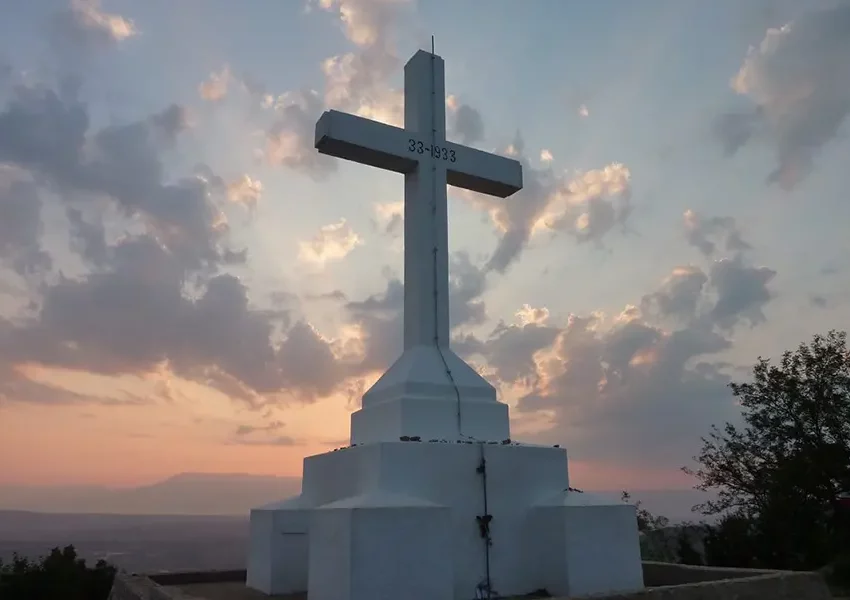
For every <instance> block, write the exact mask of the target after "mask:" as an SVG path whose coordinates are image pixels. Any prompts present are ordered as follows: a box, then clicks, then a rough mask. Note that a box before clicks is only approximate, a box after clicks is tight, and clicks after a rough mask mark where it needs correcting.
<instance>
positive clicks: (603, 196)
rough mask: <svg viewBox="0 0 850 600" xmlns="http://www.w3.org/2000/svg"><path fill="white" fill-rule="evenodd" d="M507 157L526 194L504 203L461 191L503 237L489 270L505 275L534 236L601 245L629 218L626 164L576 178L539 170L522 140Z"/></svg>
mask: <svg viewBox="0 0 850 600" xmlns="http://www.w3.org/2000/svg"><path fill="white" fill-rule="evenodd" d="M504 153H505V154H507V155H508V156H512V157H513V158H516V159H517V160H518V161H520V163H521V164H522V171H523V189H521V190H520V191H519V192H517V193H516V194H514V195H513V196H511V197H509V198H505V199H502V198H493V197H491V196H484V195H481V194H475V193H473V192H466V191H460V192H459V194H460V195H461V196H462V197H464V198H466V199H467V200H469V201H470V202H472V203H473V204H474V205H476V206H478V207H480V208H483V209H484V210H486V211H487V212H488V213H489V214H490V218H491V220H492V221H493V224H494V225H495V226H496V228H497V230H499V231H500V232H501V234H502V236H501V239H500V240H499V242H498V244H497V246H496V249H495V251H494V252H493V254H492V256H491V257H490V260H489V262H488V264H487V269H488V270H495V271H497V272H499V273H504V272H505V271H506V270H507V269H508V267H509V266H510V265H511V264H513V263H514V262H515V261H516V260H517V259H518V258H519V256H520V255H521V253H522V251H523V250H524V249H525V246H526V245H527V244H528V242H529V240H530V239H531V237H532V235H533V234H534V233H536V232H542V231H549V232H552V233H566V234H568V235H571V236H573V237H574V238H575V239H576V240H577V241H578V242H591V241H592V242H596V243H599V242H601V240H602V239H603V238H604V237H605V236H606V235H608V233H609V232H611V231H612V230H613V229H614V228H615V227H616V226H617V225H620V226H623V225H624V224H625V222H626V220H627V219H628V217H629V215H630V214H631V210H632V209H631V172H630V171H629V169H628V168H627V167H626V166H625V165H623V164H620V163H611V164H609V165H606V166H604V167H602V168H601V169H591V170H589V171H584V172H581V173H577V174H575V175H572V176H570V175H567V174H558V173H555V171H554V170H552V168H551V167H545V168H543V169H535V168H534V167H532V166H531V164H530V161H529V158H528V157H527V156H526V155H525V153H524V144H523V141H522V138H521V137H520V136H519V135H517V137H516V139H515V141H514V143H513V144H511V145H510V146H509V147H508V148H507V150H505V152H504Z"/></svg>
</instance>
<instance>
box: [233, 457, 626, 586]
mask: <svg viewBox="0 0 850 600" xmlns="http://www.w3.org/2000/svg"><path fill="white" fill-rule="evenodd" d="M482 459H483V460H484V461H485V462H484V467H483V468H482ZM485 473H486V481H485V478H484V474H485ZM485 494H486V496H485ZM485 498H486V504H485ZM485 506H486V511H485ZM487 515H489V517H490V518H489V519H487V520H486V527H482V519H483V517H485V516H487ZM485 536H486V537H485ZM488 537H489V539H490V542H491V543H490V544H489V545H488V544H487V538H488ZM488 567H489V568H488ZM488 572H489V574H490V589H491V590H492V591H494V592H496V593H498V594H500V595H502V596H513V595H524V594H528V593H529V592H532V591H534V590H538V589H540V588H546V589H547V590H548V591H549V592H550V593H551V594H553V595H555V596H580V595H587V594H601V593H614V592H623V591H631V590H636V589H640V588H642V587H643V576H642V571H641V559H640V544H639V537H638V528H637V520H636V517H635V507H634V506H629V505H626V504H623V503H622V502H619V501H617V500H609V499H605V498H600V497H597V496H594V495H593V494H586V493H579V492H574V491H571V490H570V489H569V475H568V471H567V453H566V451H565V450H564V449H562V448H550V447H541V446H525V445H520V446H518V445H512V444H457V443H454V444H442V443H428V442H386V443H378V444H367V445H363V446H356V447H353V448H346V449H343V450H339V451H336V452H328V453H326V454H320V455H317V456H311V457H308V458H305V459H304V480H303V489H302V493H301V495H300V496H296V497H295V498H292V499H290V500H287V501H284V502H279V503H275V504H272V505H268V506H264V507H260V508H257V509H254V510H252V511H251V540H250V550H249V557H248V579H247V585H248V587H250V588H253V589H256V590H260V591H262V592H263V593H265V594H291V593H296V592H304V591H307V592H308V595H309V597H310V599H311V600H375V599H378V598H403V599H404V600H469V599H470V598H474V597H476V591H477V590H478V589H479V587H480V586H481V585H482V584H486V582H487V574H488Z"/></svg>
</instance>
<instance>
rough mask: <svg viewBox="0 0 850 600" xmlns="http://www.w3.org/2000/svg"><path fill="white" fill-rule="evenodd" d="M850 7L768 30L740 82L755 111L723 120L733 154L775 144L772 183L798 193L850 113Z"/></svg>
mask: <svg viewBox="0 0 850 600" xmlns="http://www.w3.org/2000/svg"><path fill="white" fill-rule="evenodd" d="M848 55H850V4H847V3H846V2H840V3H837V4H835V5H834V6H831V7H828V8H818V9H813V10H810V11H809V12H807V13H805V14H803V15H802V16H801V17H799V18H798V19H797V20H795V21H793V22H791V23H788V24H786V25H784V26H782V27H780V28H771V29H768V30H767V33H766V34H765V37H764V39H763V40H762V41H761V43H760V44H759V45H758V46H754V47H751V48H750V50H749V52H748V53H747V56H746V57H745V59H744V62H743V64H742V65H741V68H740V69H739V71H738V72H737V74H736V75H735V76H734V77H733V78H732V81H731V86H732V89H733V90H734V91H735V92H736V93H738V94H740V95H742V96H746V97H747V98H749V99H750V100H751V102H752V104H753V105H754V107H753V109H752V110H750V111H748V112H740V111H739V112H735V113H729V114H727V115H723V116H721V117H720V119H719V120H718V122H717V133H718V135H719V136H720V139H721V141H722V143H723V144H724V147H725V149H726V150H727V152H728V153H733V152H734V151H735V150H737V149H738V148H740V147H741V146H743V145H744V144H746V143H748V142H749V141H750V140H753V139H761V140H764V141H766V142H767V143H769V144H771V145H772V146H773V147H774V149H775V151H776V155H777V166H776V168H775V169H774V171H773V172H772V173H771V174H770V175H769V176H768V178H767V180H768V182H770V183H777V184H779V185H780V186H782V187H784V188H786V189H791V188H793V187H794V186H795V185H797V183H799V181H800V180H801V179H802V178H803V177H805V175H806V174H807V173H808V171H809V170H810V169H811V165H812V161H813V160H814V158H815V157H816V155H817V153H818V152H819V151H821V149H822V148H823V147H824V146H825V145H826V144H828V143H829V142H830V141H831V140H832V139H834V138H835V136H836V135H837V133H838V130H839V127H840V126H841V124H842V123H843V122H844V121H845V118H846V116H847V113H848V111H850V63H848V61H847V56H848Z"/></svg>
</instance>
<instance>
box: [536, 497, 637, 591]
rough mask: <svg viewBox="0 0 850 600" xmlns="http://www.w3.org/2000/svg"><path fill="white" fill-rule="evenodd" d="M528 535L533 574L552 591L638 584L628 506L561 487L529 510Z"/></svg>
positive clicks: (633, 520)
mask: <svg viewBox="0 0 850 600" xmlns="http://www.w3.org/2000/svg"><path fill="white" fill-rule="evenodd" d="M528 537H529V539H536V540H537V543H536V544H535V545H534V546H532V547H530V548H529V550H530V554H529V558H530V559H531V561H532V563H533V565H536V567H534V568H535V570H536V571H537V573H536V574H535V577H536V578H537V579H538V580H539V581H541V587H545V588H546V589H547V590H548V591H549V593H551V594H553V595H555V596H561V595H563V596H566V595H570V596H579V595H586V594H601V593H614V592H623V591H631V590H638V589H641V588H643V569H642V565H641V557H640V540H639V536H638V528H637V517H636V512H635V507H634V506H633V505H630V504H624V503H622V502H617V501H611V500H608V499H606V498H602V497H600V496H597V495H595V494H589V493H581V492H573V491H564V492H561V493H559V494H556V495H555V496H553V497H551V498H549V499H547V500H544V501H542V502H539V503H537V504H536V505H535V506H534V507H533V508H532V509H531V511H530V514H529V520H528Z"/></svg>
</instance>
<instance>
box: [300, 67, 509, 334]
mask: <svg viewBox="0 0 850 600" xmlns="http://www.w3.org/2000/svg"><path fill="white" fill-rule="evenodd" d="M445 88H446V85H445V63H444V62H443V59H442V58H440V57H439V56H436V55H434V54H431V53H429V52H425V51H424V50H420V51H418V52H417V53H416V54H415V55H414V56H413V58H411V59H410V60H409V61H408V62H407V64H406V65H405V66H404V129H400V128H398V127H393V126H391V125H386V124H384V123H378V122H377V121H371V120H369V119H365V118H363V117H358V116H356V115H351V114H347V113H342V112H338V111H335V110H329V111H326V112H325V113H324V114H323V115H322V116H321V118H320V119H319V120H318V122H317V123H316V143H315V146H316V149H317V150H318V151H319V152H321V153H322V154H328V155H330V156H336V157H338V158H344V159H347V160H352V161H354V162H358V163H362V164H366V165H371V166H374V167H379V168H382V169H387V170H389V171H395V172H396V173H403V174H404V349H405V350H408V349H411V348H413V347H414V346H438V347H448V345H449V256H448V216H447V213H448V207H447V198H446V185H447V184H449V185H454V186H457V187H461V188H466V189H468V190H473V191H476V192H481V193H484V194H489V195H491V196H498V197H500V198H505V197H507V196H510V195H511V194H513V193H514V192H517V191H519V190H520V189H522V166H521V165H520V163H519V162H518V161H516V160H513V159H510V158H506V157H503V156H498V155H495V154H489V153H487V152H482V151H480V150H476V149H474V148H470V147H467V146H461V145H459V144H455V143H453V142H449V141H447V140H446V89H445Z"/></svg>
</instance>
